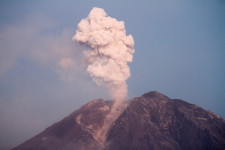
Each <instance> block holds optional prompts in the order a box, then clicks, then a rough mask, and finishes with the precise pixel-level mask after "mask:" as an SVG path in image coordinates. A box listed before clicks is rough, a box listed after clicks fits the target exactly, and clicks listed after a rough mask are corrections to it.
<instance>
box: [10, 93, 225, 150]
mask: <svg viewBox="0 0 225 150" xmlns="http://www.w3.org/2000/svg"><path fill="white" fill-rule="evenodd" d="M126 103H127V107H126V108H125V109H124V111H122V113H121V114H120V115H119V117H118V118H117V119H116V120H115V121H114V122H113V124H112V125H111V126H110V128H109V130H108V132H107V134H106V137H105V141H104V143H103V145H102V143H99V142H98V140H97V139H98V134H99V133H100V131H101V128H102V126H103V124H104V119H105V118H106V116H107V115H108V114H109V113H110V110H111V108H112V105H113V101H104V100H102V99H95V100H93V101H91V102H89V103H87V104H86V105H84V106H82V107H81V108H79V109H78V110H76V111H74V112H73V113H72V114H70V115H69V116H67V117H66V118H64V119H63V120H61V121H59V122H57V123H55V124H53V125H52V126H50V127H48V128H47V129H45V130H44V131H43V132H41V133H40V134H38V135H36V136H35V137H33V138H31V139H29V140H28V141H26V142H24V143H22V144H21V145H19V146H17V147H15V148H14V149H13V150H224V149H225V120H224V119H223V118H221V117H220V116H218V115H216V114H214V113H213V112H210V111H206V110H204V109H202V108H201V107H199V106H197V105H193V104H189V103H187V102H185V101H183V100H179V99H170V98H169V97H167V96H165V95H163V94H160V93H158V92H149V93H146V94H144V95H142V96H141V97H136V98H133V99H131V100H128V101H126Z"/></svg>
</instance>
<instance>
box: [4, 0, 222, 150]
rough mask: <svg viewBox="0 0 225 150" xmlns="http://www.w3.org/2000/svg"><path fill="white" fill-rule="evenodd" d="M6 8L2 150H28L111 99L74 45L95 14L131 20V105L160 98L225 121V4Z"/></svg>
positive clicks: (214, 0) (19, 4)
mask: <svg viewBox="0 0 225 150" xmlns="http://www.w3.org/2000/svg"><path fill="white" fill-rule="evenodd" d="M0 3H1V5H0V133H1V135H0V147H9V148H10V147H13V146H16V145H18V144H20V143H21V142H23V141H25V140H26V139H28V138H30V137H32V136H34V135H36V134H37V133H39V132H41V131H43V130H44V129H45V128H46V127H48V126H49V125H51V124H53V123H55V122H57V121H59V120H61V119H62V118H63V117H65V116H67V115H68V114H70V113H71V112H73V111H74V110H76V109H77V108H79V107H80V106H82V105H84V104H85V103H87V102H89V101H91V100H92V99H95V98H104V99H109V95H108V92H107V90H106V89H105V88H104V87H98V86H96V85H95V84H94V83H93V82H92V80H91V78H90V77H89V76H88V74H87V73H86V72H85V67H86V66H85V64H84V63H83V58H82V50H83V49H84V48H83V47H82V46H80V45H79V44H77V43H75V42H73V41H72V36H73V35H74V34H75V31H76V27H77V24H78V23H79V21H80V20H81V19H83V18H86V17H87V15H88V13H89V12H90V10H91V9H92V8H93V7H100V8H103V9H104V10H105V11H106V13H107V14H108V15H109V16H111V17H114V18H116V19H117V20H123V21H124V22H125V26H126V30H127V34H132V36H133V38H134V41H135V54H134V59H133V62H132V63H131V64H129V66H130V69H131V77H130V78H129V79H128V80H127V83H128V98H133V97H136V96H140V95H142V94H144V93H146V92H149V91H159V92H160V93H163V94H165V95H167V96H168V97H170V98H178V99H183V100H185V101H187V102H189V103H193V104H197V105H199V106H201V107H203V108H204V109H206V110H210V111H213V112H215V113H217V114H219V115H220V116H222V117H223V118H224V117H225V109H224V108H225V91H224V90H225V59H224V58H225V11H224V10H225V2H224V1H222V0H198V1H194V0H183V1H179V0H171V1H166V0H142V1H137V0H123V1H122V2H119V1H118V2H117V1H114V0H82V1H81V0H80V1H78V0H65V1H60V0H55V1H54V3H53V1H50V0H40V1H31V0H21V1H16V0H0ZM67 58H69V59H72V60H73V63H72V65H67V64H66V63H63V62H65V61H63V60H66V59H67Z"/></svg>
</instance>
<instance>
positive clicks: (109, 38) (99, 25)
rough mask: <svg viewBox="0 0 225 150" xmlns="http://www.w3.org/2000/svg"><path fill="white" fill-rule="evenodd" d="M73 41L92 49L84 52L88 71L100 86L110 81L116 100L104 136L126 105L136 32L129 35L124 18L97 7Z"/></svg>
mask: <svg viewBox="0 0 225 150" xmlns="http://www.w3.org/2000/svg"><path fill="white" fill-rule="evenodd" d="M73 40H75V41H77V42H79V43H81V44H84V45H86V46H87V47H88V48H89V49H88V50H87V51H84V55H85V57H86V59H87V61H88V67H87V72H88V73H89V74H90V76H91V78H92V80H93V81H94V82H95V83H96V84H97V85H101V84H102V83H104V84H106V86H107V88H108V89H109V92H110V95H111V97H112V99H113V100H114V101H115V102H114V105H113V107H112V109H111V113H110V114H109V116H108V117H107V118H108V119H107V118H106V119H105V125H103V130H106V131H102V132H104V133H102V134H103V135H104V134H105V133H106V132H107V130H108V128H109V127H110V125H111V123H112V121H109V120H113V119H114V120H115V119H116V118H117V117H118V115H119V114H120V113H119V112H121V111H122V108H123V107H124V105H123V103H124V100H125V99H126V96H127V84H126V80H127V79H128V78H129V77H130V68H129V66H128V65H127V63H131V62H132V59H133V53H134V49H133V48H134V40H133V37H132V35H128V36H127V35H126V30H125V26H124V22H123V21H117V20H116V19H115V18H111V17H109V16H107V14H106V12H105V11H104V10H103V9H101V8H96V7H94V8H93V9H92V10H91V11H90V14H89V15H88V17H87V18H85V19H82V20H81V21H80V23H79V24H78V28H77V31H76V34H75V35H74V37H73ZM104 128H105V129H104ZM103 135H101V136H103Z"/></svg>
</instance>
